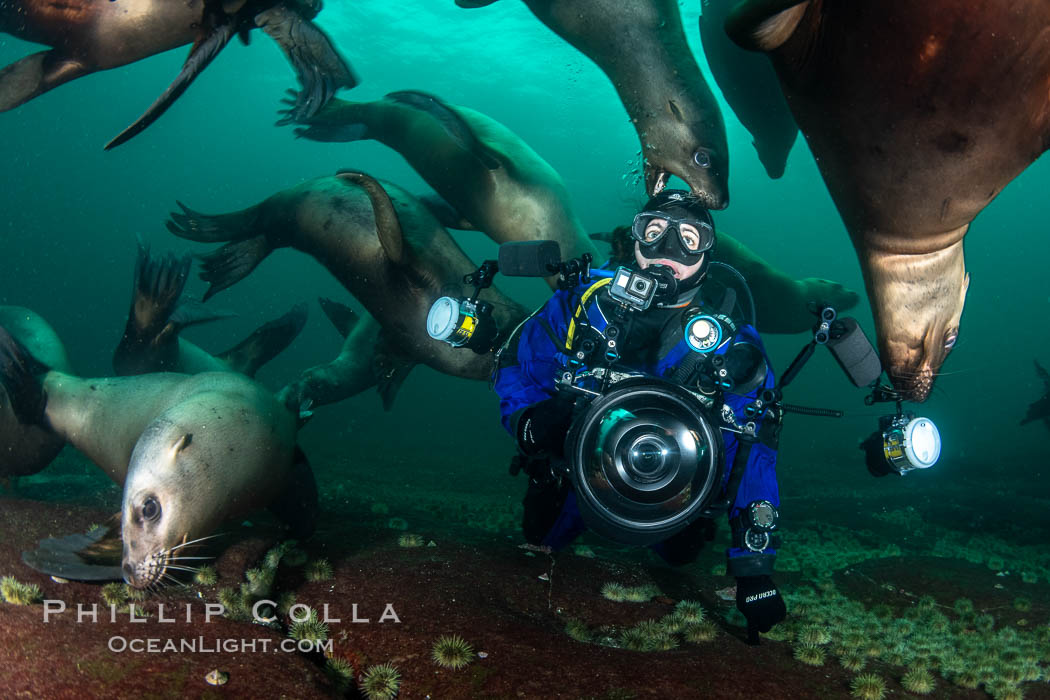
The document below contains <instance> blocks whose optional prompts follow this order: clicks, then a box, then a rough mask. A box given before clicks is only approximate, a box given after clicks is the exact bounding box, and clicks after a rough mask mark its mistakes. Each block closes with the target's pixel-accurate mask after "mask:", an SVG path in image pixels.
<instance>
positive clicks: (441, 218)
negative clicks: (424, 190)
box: [419, 193, 478, 231]
mask: <svg viewBox="0 0 1050 700" xmlns="http://www.w3.org/2000/svg"><path fill="white" fill-rule="evenodd" d="M419 201H420V202H422V203H423V206H425V207H426V208H427V210H429V211H430V213H431V214H433V215H434V218H435V219H437V220H438V223H440V224H441V225H442V226H444V227H445V228H454V229H456V230H457V231H477V230H478V229H477V227H476V226H475V225H474V224H472V223H471V222H470V221H468V220H467V217H465V216H463V214H461V213H460V212H459V210H458V209H456V208H455V207H454V206H452V205H451V204H450V203H449V202H448V200H447V199H445V198H444V197H442V196H441V195H439V194H437V193H431V194H425V195H422V196H420V198H419Z"/></svg>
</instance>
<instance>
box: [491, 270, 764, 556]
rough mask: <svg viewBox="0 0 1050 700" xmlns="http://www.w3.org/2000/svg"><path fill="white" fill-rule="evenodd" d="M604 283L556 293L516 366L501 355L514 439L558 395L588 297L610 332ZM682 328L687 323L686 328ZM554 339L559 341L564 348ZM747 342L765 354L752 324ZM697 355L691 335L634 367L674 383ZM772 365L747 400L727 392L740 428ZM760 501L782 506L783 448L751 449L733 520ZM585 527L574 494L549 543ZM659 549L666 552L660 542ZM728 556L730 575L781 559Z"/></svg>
mask: <svg viewBox="0 0 1050 700" xmlns="http://www.w3.org/2000/svg"><path fill="white" fill-rule="evenodd" d="M597 284H598V283H596V282H592V283H590V284H583V285H580V286H579V287H577V288H576V289H574V290H571V291H566V290H559V291H557V292H555V293H554V295H553V296H552V297H551V298H550V300H548V302H547V303H546V305H545V306H544V307H543V308H542V309H541V310H540V311H538V312H537V313H536V314H534V315H533V316H532V317H531V318H530V319H529V320H528V321H526V322H525V324H524V325H523V326H522V327H521V329H520V330H519V331H518V333H519V334H520V336H519V337H518V338H517V344H516V345H517V347H516V351H517V354H516V360H517V361H516V363H515V361H514V358H513V357H501V358H500V367H499V369H498V370H497V373H496V376H495V379H494V386H493V388H494V389H495V391H496V393H497V394H498V395H499V397H500V411H501V413H502V420H503V426H504V427H505V428H506V429H507V430H508V431H510V433H511V434H512V435H515V434H516V428H517V426H516V425H515V423H516V421H517V418H518V416H520V415H521V413H522V411H524V409H526V408H528V407H529V406H532V405H533V404H536V403H538V402H540V401H543V400H545V399H548V398H551V397H553V396H554V395H555V394H556V393H557V389H556V388H555V378H556V377H558V376H560V375H561V373H562V372H563V371H564V370H565V368H566V365H567V363H568V360H569V357H568V355H567V354H566V347H565V346H566V338H567V335H568V334H569V332H570V326H572V327H573V332H574V333H575V332H578V326H577V324H573V323H571V321H572V318H573V313H574V312H575V311H576V310H577V308H578V306H579V305H580V302H581V298H582V299H585V300H584V308H585V309H586V314H587V323H589V324H590V325H592V326H593V327H594V328H595V329H597V330H598V331H604V330H605V327H606V325H607V320H606V318H605V315H604V314H603V312H602V310H601V309H600V308H599V305H598V303H597V301H598V299H599V297H600V295H602V294H607V292H606V291H605V290H604V289H602V288H601V286H596V285H597ZM589 290H590V291H589ZM642 313H645V312H642ZM678 328H681V326H680V325H679V326H678ZM552 336H553V337H552ZM554 338H557V339H559V340H558V343H557V344H556V343H555V340H554ZM512 340H513V339H512ZM741 341H746V342H749V343H751V344H753V345H755V346H756V347H758V348H759V349H761V350H762V353H763V354H765V350H764V349H763V348H762V343H761V340H760V339H759V336H758V332H757V331H756V330H755V329H754V328H753V327H752V326H749V325H742V326H741V327H740V328H739V329H738V331H737V333H736V335H735V336H734V338H733V342H734V343H735V342H741ZM657 342H659V341H657ZM727 348H728V344H726V345H724V346H723V347H721V348H719V350H718V351H717V352H719V353H724V352H725V350H726V349H727ZM514 349H515V348H514V342H511V343H510V344H509V345H508V346H507V349H506V350H505V351H504V352H505V353H513V352H514ZM691 352H692V350H690V348H689V346H688V345H686V342H685V338H684V337H682V338H681V339H680V340H679V341H678V343H677V344H676V345H674V346H673V347H672V348H671V349H670V350H669V351H668V352H666V353H665V354H664V355H663V356H662V357H660V358H659V360H658V361H657V362H656V363H655V364H654V365H653V366H633V367H631V368H632V369H634V370H636V371H640V372H644V373H646V374H649V375H653V376H657V377H665V378H669V377H670V375H672V374H673V373H674V370H675V368H676V367H677V366H678V364H679V363H680V362H681V361H682V360H683V359H684V358H685V357H686V355H687V354H689V353H691ZM766 366H767V370H766V378H765V382H764V384H763V385H762V386H761V387H759V388H757V389H755V390H754V391H752V392H751V393H750V394H748V395H746V396H738V395H735V394H726V395H725V399H724V400H725V404H726V405H727V406H730V407H731V408H732V409H733V411H734V412H735V413H736V416H737V419H738V422H740V423H741V424H743V423H745V422H746V421H747V419H745V417H744V412H743V409H744V406H746V405H747V404H748V403H750V402H751V400H752V399H754V398H755V396H756V395H757V394H758V393H760V392H761V390H762V389H763V388H771V387H773V386H774V384H775V380H774V377H773V373H772V370H770V369H768V367H769V362H768V358H767V361H766ZM722 436H723V438H724V441H725V458H726V462H725V463H726V474H725V478H724V480H723V489H724V488H725V487H726V485H727V484H728V482H729V477H730V472H731V468H732V465H733V463H734V458H735V456H736V452H737V447H738V438H737V435H736V434H735V433H732V432H729V431H726V430H723V431H722ZM756 500H767V501H770V502H772V503H773V505H774V506H779V501H780V499H779V495H778V490H777V480H776V451H775V450H774V449H773V448H771V447H769V446H767V445H764V444H762V443H760V442H755V443H754V444H753V445H752V446H751V451H750V454H749V455H748V459H747V463H746V465H745V471H744V474H743V476H742V477H741V478H740V481H739V488H738V490H737V493H736V498H735V499H734V501H733V505H732V507H731V508H730V511H729V514H728V515H729V518H730V521H731V522H733V519H734V518H736V516H737V515H738V514H739V513H740V511H741V509H742V508H744V507H746V506H747V505H748V504H749V503H751V502H752V501H756ZM584 529H585V528H584V524H583V521H582V518H581V517H580V515H579V511H578V509H577V507H576V501H575V497H574V494H572V493H571V492H570V493H569V496H568V498H567V500H566V502H565V505H564V507H563V508H562V512H561V515H560V516H559V518H558V522H557V523H556V524H555V526H554V527H553V528H552V529H551V531H550V532H549V533H548V535H547V537H546V539H545V540H544V544H547V545H549V546H551V547H553V548H555V549H558V548H560V547H563V546H565V545H566V544H568V543H569V542H571V541H572V539H574V538H575V537H576V536H577V535H579V534H580V533H581V532H582V531H583V530H584ZM654 548H655V549H657V551H659V545H657V546H656V547H654ZM727 555H728V557H729V564H728V572H729V574H731V575H733V576H756V575H763V574H771V573H772V570H773V564H774V562H775V559H776V552H775V550H773V549H766V550H764V551H762V552H761V553H753V552H751V551H750V550H748V549H742V548H738V547H732V548H730V549H729V550H727Z"/></svg>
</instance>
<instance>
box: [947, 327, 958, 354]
mask: <svg viewBox="0 0 1050 700" xmlns="http://www.w3.org/2000/svg"><path fill="white" fill-rule="evenodd" d="M958 339H959V331H948V332H947V333H945V334H944V349H945V350H951V349H952V348H953V347H955V341H956V340H958Z"/></svg>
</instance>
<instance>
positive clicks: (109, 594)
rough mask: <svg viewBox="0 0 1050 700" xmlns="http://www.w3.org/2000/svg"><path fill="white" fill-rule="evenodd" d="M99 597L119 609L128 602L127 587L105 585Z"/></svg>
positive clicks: (120, 584)
mask: <svg viewBox="0 0 1050 700" xmlns="http://www.w3.org/2000/svg"><path fill="white" fill-rule="evenodd" d="M99 595H101V596H102V602H103V603H105V604H106V605H108V606H110V607H113V606H116V607H118V608H119V607H120V606H122V605H124V603H126V602H127V600H128V587H127V586H126V585H124V584H123V583H107V584H106V585H104V586H103V587H102V588H101V589H100V590H99ZM4 597H5V598H6V597H7V596H6V595H5V596H4Z"/></svg>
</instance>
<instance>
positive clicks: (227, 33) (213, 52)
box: [105, 22, 234, 151]
mask: <svg viewBox="0 0 1050 700" xmlns="http://www.w3.org/2000/svg"><path fill="white" fill-rule="evenodd" d="M233 34H234V27H233V24H232V23H230V22H227V23H225V24H221V25H219V26H217V27H215V28H214V30H213V31H212V32H211V34H208V35H207V36H206V37H205V38H204V40H203V41H198V42H197V43H196V44H194V45H193V48H192V49H190V55H189V56H188V57H187V58H186V61H185V63H183V64H182V70H181V71H179V74H178V75H177V76H175V80H173V81H171V84H170V85H168V87H167V89H166V90H164V92H162V93H161V95H160V97H158V98H157V99H156V100H154V101H153V104H151V105H150V106H149V107H148V108H147V109H146V111H145V112H143V113H142V116H141V117H139V118H138V119H136V120H135V121H134V122H132V123H131V125H130V126H128V128H126V129H124V131H122V132H120V133H119V134H117V135H116V136H115V137H114V138H113V140H112V141H110V142H109V143H107V144H106V145H105V150H107V151H108V150H110V149H111V148H116V147H117V146H119V145H120V144H122V143H126V142H127V141H130V140H131V139H132V138H134V137H135V136H137V135H138V134H141V133H142V132H143V131H145V130H146V129H147V128H148V127H149V126H150V124H152V123H153V122H155V121H157V119H159V118H160V116H161V115H162V114H164V113H165V112H166V111H168V107H171V106H172V105H173V104H175V100H177V99H179V97H181V96H182V93H184V92H186V89H187V88H188V87H189V86H190V84H191V83H192V82H193V81H194V80H196V78H197V76H198V75H200V74H201V72H203V71H204V69H205V68H207V67H208V65H209V64H210V63H211V62H212V61H213V60H214V59H215V57H216V56H218V55H219V52H220V51H222V50H223V49H224V48H226V44H228V43H230V39H232V38H233Z"/></svg>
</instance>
